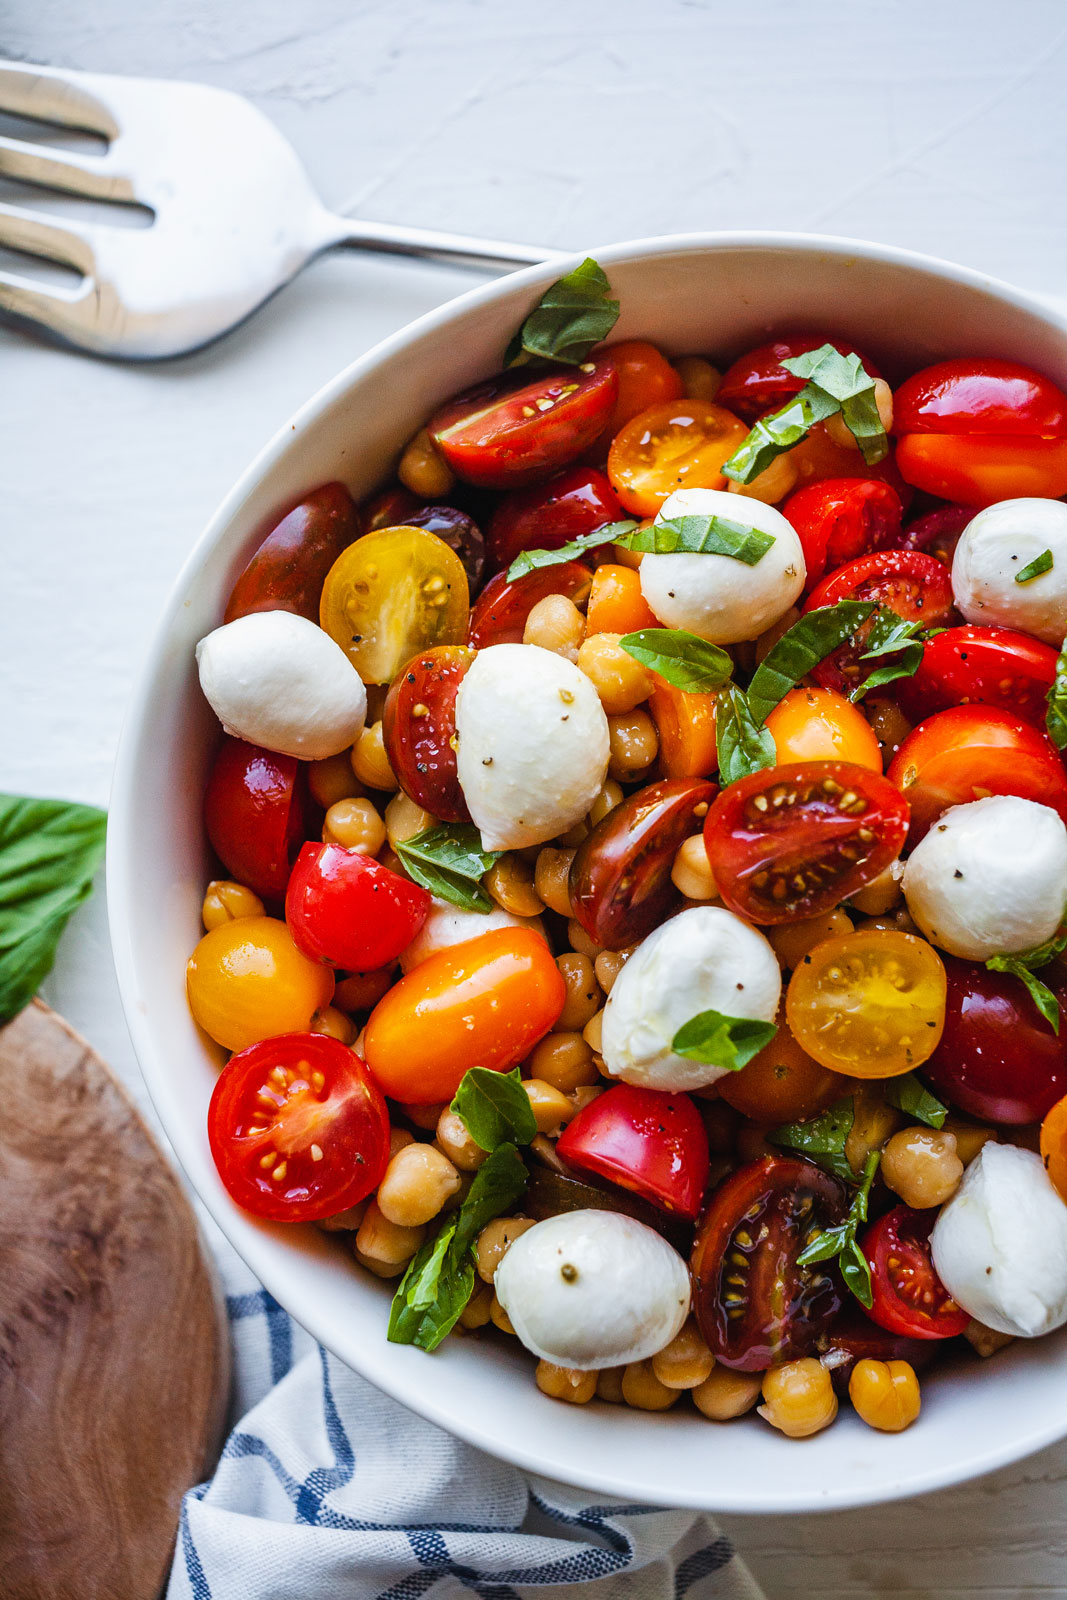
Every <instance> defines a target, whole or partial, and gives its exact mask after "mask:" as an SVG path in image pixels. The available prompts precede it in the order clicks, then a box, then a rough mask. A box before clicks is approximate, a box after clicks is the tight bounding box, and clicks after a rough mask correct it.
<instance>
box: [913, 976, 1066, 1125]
mask: <svg viewBox="0 0 1067 1600" xmlns="http://www.w3.org/2000/svg"><path fill="white" fill-rule="evenodd" d="M945 973H946V975H947V978H948V996H947V1003H946V1008H945V1031H944V1033H943V1034H942V1036H941V1043H940V1045H939V1046H938V1049H937V1051H936V1052H935V1053H934V1055H933V1056H932V1057H931V1059H930V1060H929V1061H928V1062H927V1063H926V1065H925V1067H924V1068H923V1075H924V1076H925V1077H927V1078H928V1079H929V1080H930V1084H931V1086H932V1088H933V1090H934V1092H935V1094H939V1095H941V1096H942V1097H943V1098H944V1099H946V1100H948V1101H951V1103H952V1104H953V1105H954V1106H958V1107H959V1109H960V1110H961V1111H963V1112H966V1114H967V1115H968V1116H971V1117H978V1118H980V1119H981V1120H982V1121H983V1122H1006V1123H1010V1124H1012V1125H1013V1126H1019V1125H1020V1124H1023V1123H1027V1122H1039V1121H1040V1119H1041V1118H1042V1117H1043V1116H1044V1115H1045V1114H1046V1112H1048V1111H1049V1110H1050V1109H1051V1108H1052V1106H1054V1105H1055V1103H1056V1101H1057V1100H1058V1099H1059V1098H1060V1096H1061V1095H1064V1094H1067V1029H1065V1028H1064V1027H1063V1026H1062V1025H1061V1028H1060V1033H1059V1036H1057V1035H1056V1034H1055V1033H1053V1031H1052V1028H1051V1026H1050V1025H1049V1023H1047V1022H1046V1021H1045V1019H1044V1017H1043V1016H1042V1015H1041V1013H1040V1011H1038V1009H1037V1007H1036V1006H1035V1005H1034V1002H1033V1001H1032V1000H1031V998H1030V995H1029V993H1028V991H1027V989H1026V986H1025V984H1024V983H1023V982H1022V981H1021V979H1019V978H1016V977H1014V976H1013V975H1012V974H1011V973H1010V972H990V971H989V970H988V969H987V968H986V967H984V966H979V965H976V964H975V963H974V962H971V961H959V960H957V959H956V958H955V957H954V956H946V957H945ZM1040 977H1041V981H1042V983H1044V984H1047V985H1048V987H1049V988H1050V989H1051V990H1052V992H1053V994H1054V995H1055V996H1056V998H1057V1000H1058V1001H1059V1003H1060V1008H1061V1011H1062V1012H1063V1015H1064V1016H1067V1010H1065V1009H1064V1008H1065V1007H1067V974H1065V973H1064V970H1063V968H1062V967H1061V966H1060V965H1059V963H1058V962H1052V963H1050V965H1049V966H1047V967H1042V969H1041V973H1040Z"/></svg>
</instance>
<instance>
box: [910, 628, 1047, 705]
mask: <svg viewBox="0 0 1067 1600" xmlns="http://www.w3.org/2000/svg"><path fill="white" fill-rule="evenodd" d="M1056 657H1057V652H1056V651H1055V650H1054V649H1053V647H1052V646H1051V645H1048V644H1042V643H1041V641H1040V640H1039V639H1034V638H1031V636H1030V634H1028V633H1016V632H1015V631H1014V629H1012V628H975V627H970V626H967V627H963V628H949V629H948V630H947V631H946V632H945V633H939V634H937V635H936V636H935V637H934V638H933V639H930V640H928V641H927V644H926V648H925V649H924V650H923V657H922V661H921V662H920V664H919V668H918V671H917V672H915V673H914V675H913V676H912V677H910V678H901V679H900V680H899V682H898V683H895V684H894V685H893V687H894V688H895V689H896V691H897V698H898V700H899V701H900V704H901V706H902V707H903V709H904V712H905V715H906V716H908V717H909V718H910V719H911V721H912V722H921V721H922V719H923V718H924V717H929V716H933V714H934V712H936V711H947V710H948V709H949V708H950V707H951V706H958V705H961V704H967V705H987V706H1000V707H1001V708H1002V710H1004V711H1010V712H1012V713H1013V714H1014V715H1015V716H1017V717H1022V719H1023V721H1024V722H1030V723H1032V724H1033V725H1034V727H1036V728H1041V729H1042V730H1044V727H1045V710H1046V700H1047V697H1048V691H1049V689H1050V688H1051V687H1052V681H1053V679H1054V678H1055V676H1056Z"/></svg>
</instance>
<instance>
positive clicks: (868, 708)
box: [861, 697, 911, 767]
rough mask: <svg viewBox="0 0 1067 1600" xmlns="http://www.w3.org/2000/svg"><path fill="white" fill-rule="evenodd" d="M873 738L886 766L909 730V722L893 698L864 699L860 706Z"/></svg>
mask: <svg viewBox="0 0 1067 1600" xmlns="http://www.w3.org/2000/svg"><path fill="white" fill-rule="evenodd" d="M861 710H862V711H863V713H864V715H865V716H866V718H867V721H868V722H869V723H870V725H871V728H872V730H873V732H874V736H875V738H876V739H877V740H878V743H879V744H880V745H881V747H882V761H883V763H884V764H885V766H887V767H888V765H889V763H890V761H891V760H892V759H893V757H894V756H895V755H896V753H897V751H898V750H899V749H900V747H901V745H902V744H903V743H904V740H905V739H906V738H907V737H908V734H909V733H910V732H911V723H910V722H909V721H908V719H907V717H906V716H905V715H904V713H903V711H901V709H900V707H899V706H898V705H897V703H896V701H895V700H889V699H875V698H874V697H872V698H871V699H870V700H865V701H864V702H863V705H862V707H861Z"/></svg>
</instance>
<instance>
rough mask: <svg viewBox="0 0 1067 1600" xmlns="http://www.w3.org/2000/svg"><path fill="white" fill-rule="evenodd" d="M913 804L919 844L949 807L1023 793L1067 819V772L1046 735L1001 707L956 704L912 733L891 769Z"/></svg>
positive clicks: (914, 829) (894, 780)
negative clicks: (991, 797) (996, 796)
mask: <svg viewBox="0 0 1067 1600" xmlns="http://www.w3.org/2000/svg"><path fill="white" fill-rule="evenodd" d="M886 776H887V777H888V779H889V781H890V783H895V784H896V786H897V788H898V789H899V790H900V792H901V793H902V794H903V796H904V798H905V799H906V800H907V802H908V804H909V806H910V807H911V831H910V834H909V842H910V844H911V845H912V846H914V845H916V844H918V842H919V840H920V839H921V838H922V837H923V836H924V834H926V833H927V831H928V830H929V828H930V825H931V823H933V822H936V821H937V818H938V817H939V816H940V815H941V813H942V812H943V811H947V810H948V808H949V806H959V805H965V804H966V803H967V801H969V800H980V799H982V798H984V797H985V796H986V795H990V794H1017V795H1021V796H1022V798H1023V799H1024V800H1036V801H1037V802H1038V803H1039V804H1040V805H1045V806H1051V807H1052V809H1053V810H1054V811H1058V812H1059V814H1060V816H1061V817H1062V818H1063V819H1064V821H1065V822H1067V775H1065V773H1064V769H1063V763H1062V761H1061V760H1060V754H1059V751H1058V750H1057V749H1056V746H1055V745H1054V744H1053V743H1052V740H1051V739H1050V738H1049V737H1048V735H1047V734H1044V733H1039V732H1038V730H1037V729H1036V728H1034V727H1031V726H1030V724H1029V723H1028V722H1023V721H1022V719H1021V718H1020V717H1016V716H1013V715H1012V713H1011V712H1010V711H1003V710H1001V708H1000V707H999V706H954V707H952V708H951V709H950V710H948V711H938V712H935V714H934V715H933V716H932V717H927V719H926V721H925V722H920V724H919V726H918V727H917V728H915V729H913V730H912V732H911V733H909V734H908V737H907V738H906V739H905V740H904V743H903V744H902V745H901V747H900V749H899V750H898V751H897V753H896V755H895V756H894V757H893V760H892V761H891V762H890V765H889V771H888V773H887V774H886Z"/></svg>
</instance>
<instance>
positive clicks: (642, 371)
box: [604, 339, 684, 437]
mask: <svg viewBox="0 0 1067 1600" xmlns="http://www.w3.org/2000/svg"><path fill="white" fill-rule="evenodd" d="M604 354H605V355H606V356H607V358H608V360H609V361H611V362H613V363H614V365H615V369H616V371H617V372H618V374H619V398H618V399H617V400H616V402H615V410H614V412H613V413H612V417H611V423H610V425H609V428H608V432H609V434H610V435H611V436H612V437H614V435H615V434H617V433H618V431H619V429H620V428H621V427H622V426H623V425H624V424H625V423H627V422H629V421H630V420H631V418H633V417H636V416H637V413H638V412H639V411H647V410H648V408H649V406H654V405H659V404H660V402H661V401H664V400H677V399H679V398H680V397H681V394H682V391H683V388H684V385H683V383H682V380H681V378H680V377H679V376H678V374H677V372H675V370H674V368H673V367H672V366H671V364H670V362H669V361H668V360H667V357H666V356H665V355H663V354H662V353H661V352H660V351H659V350H657V349H656V347H655V345H654V344H647V343H646V342H645V341H644V340H643V339H625V340H624V341H623V342H622V344H613V345H610V346H609V347H608V349H607V350H605V351H604Z"/></svg>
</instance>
